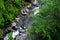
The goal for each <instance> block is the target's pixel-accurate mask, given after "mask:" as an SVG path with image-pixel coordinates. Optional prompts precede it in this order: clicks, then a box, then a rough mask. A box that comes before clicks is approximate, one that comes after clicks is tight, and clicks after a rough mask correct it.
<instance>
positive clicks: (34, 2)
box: [4, 0, 39, 40]
mask: <svg viewBox="0 0 60 40" xmlns="http://www.w3.org/2000/svg"><path fill="white" fill-rule="evenodd" d="M33 4H34V5H38V1H37V0H34V1H33ZM28 11H29V10H28ZM31 12H33V13H34V15H36V14H37V13H39V5H38V6H34V8H33V9H32V11H31ZM24 19H25V18H24ZM26 19H28V18H26ZM18 20H19V19H18ZM20 20H21V19H20ZM19 23H21V22H20V21H19ZM19 23H18V24H19ZM26 25H28V23H27V24H26ZM13 26H16V23H14V24H13ZM18 26H19V28H18V29H17V30H14V31H13V32H12V38H13V40H14V39H15V38H16V36H17V35H19V34H21V32H20V31H22V32H23V33H24V32H25V31H24V29H22V28H21V27H20V24H19V25H18ZM22 35H25V36H24V37H25V38H26V36H27V34H26V32H25V34H22ZM4 40H8V34H7V35H6V36H5V38H4Z"/></svg>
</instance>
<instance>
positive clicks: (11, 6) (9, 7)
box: [0, 0, 25, 28]
mask: <svg viewBox="0 0 60 40" xmlns="http://www.w3.org/2000/svg"><path fill="white" fill-rule="evenodd" d="M23 5H25V4H24V1H23V0H0V28H3V27H5V26H6V25H7V24H9V22H11V21H12V20H13V19H14V17H15V16H16V15H17V12H18V10H19V9H20V7H21V6H23Z"/></svg>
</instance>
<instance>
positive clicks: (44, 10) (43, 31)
mask: <svg viewBox="0 0 60 40" xmlns="http://www.w3.org/2000/svg"><path fill="white" fill-rule="evenodd" d="M41 1H42V2H44V3H45V5H44V6H42V7H41V8H40V14H39V15H38V16H37V17H36V18H35V20H36V22H35V23H33V24H32V27H31V28H30V30H29V34H37V35H38V34H39V35H38V37H37V38H36V39H34V40H60V5H59V4H60V0H41ZM40 36H41V37H40ZM40 38H41V39H40Z"/></svg>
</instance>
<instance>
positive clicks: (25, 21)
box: [4, 0, 39, 40]
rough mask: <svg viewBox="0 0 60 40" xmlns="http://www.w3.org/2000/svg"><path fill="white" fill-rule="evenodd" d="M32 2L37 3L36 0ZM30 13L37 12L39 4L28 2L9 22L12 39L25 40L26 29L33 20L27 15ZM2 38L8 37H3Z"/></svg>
mask: <svg viewBox="0 0 60 40" xmlns="http://www.w3.org/2000/svg"><path fill="white" fill-rule="evenodd" d="M34 3H35V4H38V3H37V0H35V1H34ZM31 13H33V14H34V15H36V14H37V13H39V6H34V5H32V4H29V5H27V6H25V7H23V8H22V9H21V10H20V11H19V13H18V16H17V17H16V18H15V20H13V21H12V23H11V27H12V29H13V30H12V40H26V37H27V30H28V29H29V27H30V25H31V24H32V23H33V22H34V20H33V19H32V18H31V17H29V15H30V14H31ZM4 40H8V39H5V38H4Z"/></svg>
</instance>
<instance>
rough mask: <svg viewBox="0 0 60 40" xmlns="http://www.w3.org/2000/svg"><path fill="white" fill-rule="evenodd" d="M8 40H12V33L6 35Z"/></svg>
mask: <svg viewBox="0 0 60 40" xmlns="http://www.w3.org/2000/svg"><path fill="white" fill-rule="evenodd" d="M8 38H9V39H8V40H12V32H10V33H9V34H8Z"/></svg>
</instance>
